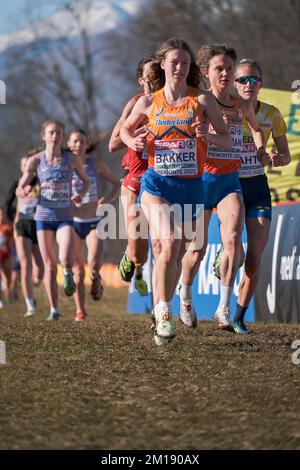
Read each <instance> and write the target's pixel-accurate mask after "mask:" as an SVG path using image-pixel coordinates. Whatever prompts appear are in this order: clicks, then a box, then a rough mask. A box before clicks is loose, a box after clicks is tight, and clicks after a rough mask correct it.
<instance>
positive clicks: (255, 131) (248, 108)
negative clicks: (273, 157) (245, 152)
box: [241, 99, 270, 166]
mask: <svg viewBox="0 0 300 470" xmlns="http://www.w3.org/2000/svg"><path fill="white" fill-rule="evenodd" d="M241 103H242V106H243V110H244V112H245V116H246V120H247V122H248V124H249V127H250V130H251V133H252V137H253V140H254V143H255V145H256V148H257V159H258V160H259V161H260V163H261V164H262V165H263V166H266V165H268V164H269V163H270V156H269V154H268V153H267V152H266V148H265V139H264V135H263V132H262V130H261V128H260V127H259V123H258V121H257V119H256V116H255V112H254V108H253V105H252V103H251V102H250V101H246V100H242V99H241Z"/></svg>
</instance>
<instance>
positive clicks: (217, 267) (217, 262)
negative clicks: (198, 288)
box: [213, 245, 224, 279]
mask: <svg viewBox="0 0 300 470" xmlns="http://www.w3.org/2000/svg"><path fill="white" fill-rule="evenodd" d="M223 251H224V247H223V245H222V246H221V248H220V249H219V251H218V252H217V254H216V257H215V261H214V264H213V271H214V275H215V276H216V277H217V278H218V279H221V274H220V261H221V256H222V253H223Z"/></svg>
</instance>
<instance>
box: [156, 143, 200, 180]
mask: <svg viewBox="0 0 300 470" xmlns="http://www.w3.org/2000/svg"><path fill="white" fill-rule="evenodd" d="M154 170H155V171H156V172H157V173H158V174H159V175H162V176H195V175H197V173H198V162H197V141H196V139H174V140H156V141H155V143H154Z"/></svg>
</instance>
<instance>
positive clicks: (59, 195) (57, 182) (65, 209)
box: [34, 150, 74, 222]
mask: <svg viewBox="0 0 300 470" xmlns="http://www.w3.org/2000/svg"><path fill="white" fill-rule="evenodd" d="M72 173H73V169H72V164H71V154H70V153H69V152H67V151H66V150H63V151H62V158H61V160H60V162H59V163H58V164H56V165H51V164H49V163H48V162H47V159H46V154H45V152H42V153H41V154H40V163H39V165H38V167H37V176H38V178H39V181H40V196H39V202H38V205H37V209H36V212H35V217H34V218H35V220H40V221H47V222H62V221H69V220H73V210H74V204H73V202H72V201H71V190H72Z"/></svg>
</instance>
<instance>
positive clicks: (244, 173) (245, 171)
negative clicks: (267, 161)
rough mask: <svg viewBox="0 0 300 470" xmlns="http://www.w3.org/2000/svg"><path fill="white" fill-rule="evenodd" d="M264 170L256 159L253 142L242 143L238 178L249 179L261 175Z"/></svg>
mask: <svg viewBox="0 0 300 470" xmlns="http://www.w3.org/2000/svg"><path fill="white" fill-rule="evenodd" d="M264 173H265V172H264V168H263V166H262V164H261V163H260V162H259V161H258V160H257V157H256V146H255V144H254V142H246V143H245V142H244V145H243V151H242V154H241V168H240V171H239V176H240V178H251V177H253V176H258V175H263V174H264Z"/></svg>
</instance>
